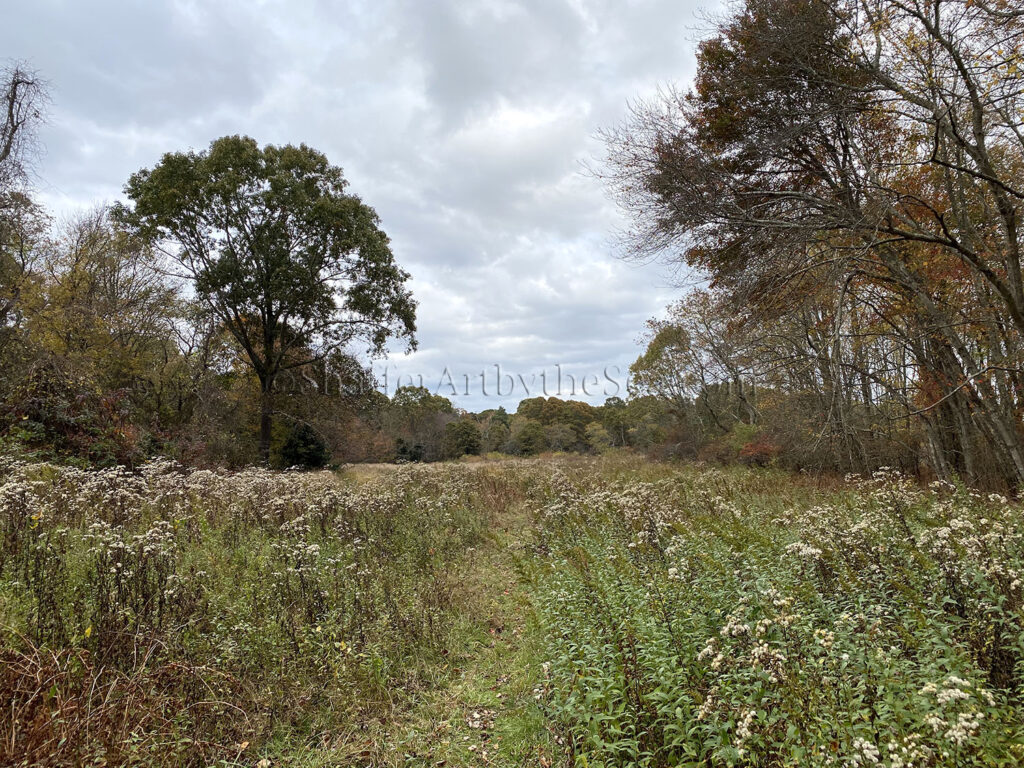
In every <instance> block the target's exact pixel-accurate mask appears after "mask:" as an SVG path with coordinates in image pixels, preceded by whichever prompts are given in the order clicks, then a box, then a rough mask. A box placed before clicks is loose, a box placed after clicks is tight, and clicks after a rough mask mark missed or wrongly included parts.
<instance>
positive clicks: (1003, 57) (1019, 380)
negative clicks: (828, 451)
mask: <svg viewBox="0 0 1024 768" xmlns="http://www.w3.org/2000/svg"><path fill="white" fill-rule="evenodd" d="M1017 5H1018V4H1017V3H1013V2H1008V1H1007V0H993V2H988V3H986V2H975V0H745V2H744V3H743V4H742V5H740V6H738V7H737V8H736V10H735V12H734V13H733V14H732V15H730V16H729V17H728V18H727V19H725V20H724V21H723V23H722V24H721V25H720V26H719V28H718V30H717V31H716V34H714V35H713V36H711V37H710V38H709V39H708V40H706V41H704V42H703V43H702V45H701V48H700V52H699V56H698V71H697V77H696V86H695V88H694V90H693V91H692V92H690V93H685V94H684V93H669V94H667V96H666V97H665V98H663V99H661V100H660V101H658V102H657V103H654V104H649V105H646V106H644V107H641V108H640V109H638V110H637V112H636V114H635V116H634V119H633V120H632V121H631V122H630V123H629V124H628V125H626V126H625V127H624V128H623V129H622V130H621V131H618V132H615V133H613V134H612V135H611V136H610V137H609V138H610V142H611V149H612V153H611V154H612V171H611V175H612V179H613V181H614V183H615V184H616V186H617V188H618V191H619V193H620V194H621V199H622V201H623V202H624V204H625V205H626V207H627V208H628V209H629V210H630V211H631V212H633V213H634V214H635V216H636V218H635V220H636V221H637V223H638V226H637V231H636V234H637V238H636V241H635V244H636V246H637V248H638V250H639V251H640V252H641V253H650V252H651V251H661V250H663V249H665V248H666V247H668V248H671V249H672V250H673V251H676V252H678V251H677V249H681V250H682V251H683V252H684V254H685V258H686V260H687V261H688V263H689V264H691V265H693V266H695V267H698V268H700V269H702V270H704V271H706V273H707V274H708V275H709V276H710V277H711V278H712V281H713V287H714V288H715V289H716V290H721V291H723V292H726V293H727V294H728V295H729V297H730V298H731V300H732V302H733V304H734V305H737V306H746V307H749V308H750V309H751V313H750V317H751V318H759V319H764V320H768V321H773V320H775V319H777V318H780V317H786V318H792V317H793V316H794V311H796V310H797V309H798V308H801V307H807V306H808V301H807V297H808V296H811V295H814V294H815V293H817V292H818V290H819V286H820V283H819V280H820V279H821V278H822V276H826V279H828V280H831V281H834V283H835V285H837V286H838V287H839V289H840V290H839V292H838V296H837V297H834V298H835V300H834V301H832V300H831V299H830V300H829V302H826V303H831V305H833V306H835V307H841V308H844V309H849V307H850V304H849V302H848V296H849V295H850V294H851V293H853V294H856V295H858V296H859V297H861V298H860V299H859V303H858V313H859V314H861V315H862V316H858V317H856V318H854V319H855V320H856V322H857V324H858V325H864V326H866V327H873V326H876V325H877V326H878V327H882V328H886V329H888V330H886V331H885V333H887V334H889V335H890V336H891V337H892V338H893V339H895V340H897V342H898V343H899V344H900V345H903V346H905V347H906V349H907V351H908V352H909V353H910V355H911V357H912V362H913V367H914V370H913V372H912V374H911V375H912V378H913V379H914V380H915V381H916V383H917V384H918V385H919V389H920V397H916V398H914V402H908V403H907V404H908V406H909V407H908V409H907V411H906V413H905V414H903V417H904V418H910V417H913V418H921V419H923V420H925V421H926V422H927V423H930V424H931V425H932V426H934V430H933V431H936V439H935V440H934V441H933V442H934V443H935V444H936V445H940V444H941V445H942V446H943V447H942V448H941V449H937V451H938V453H941V454H943V455H942V456H940V460H939V461H937V462H936V463H937V464H938V465H940V466H944V467H948V469H943V470H940V471H942V472H943V473H948V472H952V471H956V472H960V471H963V472H966V473H967V474H968V475H969V476H970V475H972V474H974V471H975V470H972V467H974V468H978V467H981V466H983V465H988V464H992V465H993V466H995V467H997V468H998V470H997V471H998V473H999V474H1000V475H1001V476H1002V477H1003V479H1004V480H1005V481H1006V482H1007V483H1009V484H1011V485H1024V424H1022V420H1021V413H1022V412H1024V400H1022V398H1021V394H1020V393H1021V392H1024V278H1022V276H1021V275H1022V267H1021V253H1022V250H1024V228H1022V227H1021V220H1022V215H1024V189H1022V187H1021V183H1020V179H1021V170H1022V169H1024V119H1022V117H1021V116H1022V115H1024V80H1022V79H1021V77H1020V76H1019V68H1020V66H1021V64H1022V63H1024V16H1022V15H1021V14H1020V12H1019V9H1018V8H1017ZM861 308H863V309H864V311H863V312H862V313H861V312H860V310H861ZM820 319H821V320H822V321H832V322H834V324H835V325H834V328H833V331H834V332H833V333H832V334H831V335H830V336H829V337H828V338H827V339H825V341H826V342H827V344H826V345H824V346H823V345H822V343H821V340H820V339H819V340H814V341H813V342H811V346H812V347H814V348H815V349H814V355H815V357H816V358H817V360H816V361H815V362H816V363H818V364H820V365H819V369H820V375H821V376H823V377H824V378H825V379H827V381H825V382H824V384H823V387H822V390H823V391H831V392H834V393H841V392H842V391H843V389H844V385H843V383H842V382H841V381H839V378H850V377H848V376H847V374H846V372H845V371H843V370H840V368H850V369H851V370H853V372H854V373H855V376H854V377H853V378H860V379H862V380H863V382H864V387H865V391H867V390H869V389H870V388H871V386H872V385H875V386H886V384H887V383H886V382H874V383H873V384H872V383H870V380H871V378H872V375H873V373H874V371H872V370H870V369H866V368H865V367H864V365H863V361H862V360H858V359H856V358H857V357H859V356H860V353H861V350H856V354H850V355H844V356H836V355H835V354H834V351H835V350H834V339H835V338H836V333H835V332H838V331H840V330H841V329H842V328H843V326H844V325H846V326H849V325H850V322H851V318H850V317H849V316H848V315H847V314H846V313H845V312H840V313H831V312H826V313H825V315H824V316H823V317H822V318H820ZM807 327H808V328H809V329H810V330H812V331H813V333H812V336H816V335H818V333H817V330H815V329H814V328H812V327H810V326H807ZM850 351H851V352H854V351H855V350H852V349H851V350H850ZM851 367H852V368H851ZM837 374H841V376H840V377H838V378H837ZM898 388H899V389H901V390H903V389H905V387H902V385H900V386H899V387H898ZM864 397H865V399H872V398H873V396H872V395H871V394H870V392H867V394H866V395H865V396H864ZM830 401H831V402H830V405H829V408H830V409H833V407H834V405H835V403H836V402H838V401H836V400H834V399H833V398H831V397H830ZM843 408H844V410H846V405H844V406H843ZM844 420H845V417H840V418H839V422H843V421H844ZM932 426H930V427H929V429H932ZM843 429H844V430H845V427H843ZM989 457H990V458H991V461H989Z"/></svg>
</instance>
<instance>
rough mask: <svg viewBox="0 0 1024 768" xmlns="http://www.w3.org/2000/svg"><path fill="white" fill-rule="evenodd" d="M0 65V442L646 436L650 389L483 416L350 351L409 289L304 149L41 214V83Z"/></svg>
mask: <svg viewBox="0 0 1024 768" xmlns="http://www.w3.org/2000/svg"><path fill="white" fill-rule="evenodd" d="M0 75H2V86H0V87H2V89H3V90H2V99H3V104H4V106H5V109H4V110H3V113H4V114H5V115H6V120H5V122H3V123H2V125H0V130H2V132H0V365H2V368H0V447H2V449H3V450H4V451H5V452H7V453H13V454H16V455H22V456H24V457H26V458H34V459H44V460H53V461H60V462H72V463H77V464H81V465H90V466H96V465H109V464H126V465H129V466H131V465H136V464H139V463H141V462H143V461H145V460H146V459H148V458H150V457H152V456H155V455H164V456H171V457H173V458H176V459H178V460H180V461H182V462H184V463H187V464H193V465H209V466H215V465H220V466H244V465H247V464H252V463H263V464H269V465H273V466H281V467H286V466H293V465H301V466H323V465H326V464H329V463H343V462H357V461H437V460H442V459H449V458H457V457H460V456H464V455H467V454H481V453H492V452H498V453H507V454H514V455H523V456H528V455H534V454H537V453H540V452H543V451H577V452H585V453H599V452H602V451H605V450H609V449H611V448H614V447H617V446H618V447H623V446H633V447H640V448H648V447H651V446H654V445H657V444H658V443H659V442H660V441H661V439H662V437H663V435H664V433H665V426H666V424H667V422H666V411H665V410H664V408H662V407H661V405H660V404H659V402H658V401H657V400H656V398H640V399H638V400H636V401H635V402H634V401H631V402H630V403H626V402H624V401H622V400H621V399H618V398H613V399H611V400H609V401H608V403H607V404H605V405H604V406H601V407H594V406H591V405H588V404H586V403H582V402H573V401H561V400H557V399H555V398H551V399H549V400H545V399H544V398H535V399H533V400H525V401H523V402H522V403H521V404H520V406H519V408H518V410H517V411H516V412H515V413H513V414H509V413H507V412H506V411H505V410H504V409H503V408H497V409H490V410H486V411H483V412H482V413H479V414H472V413H467V412H466V411H464V410H461V409H458V408H456V407H455V406H454V405H453V404H452V402H451V401H450V400H448V399H447V398H445V397H442V396H440V395H437V394H433V393H431V392H429V391H427V390H426V389H425V388H422V387H412V386H409V387H402V388H399V390H398V391H397V392H396V393H395V394H394V395H393V397H391V398H388V397H387V396H385V395H384V394H382V393H381V392H379V391H378V390H377V388H376V382H375V381H374V380H373V377H372V375H371V373H370V372H369V371H368V369H367V367H366V364H365V361H366V360H367V359H368V358H372V357H373V356H374V355H380V354H383V353H384V352H385V350H386V347H387V345H388V344H389V343H390V342H394V341H398V342H399V343H400V344H404V345H405V346H406V348H407V349H411V348H413V347H414V346H415V329H416V326H415V310H416V304H415V301H414V299H413V297H412V295H411V293H410V291H409V290H408V287H407V280H408V274H407V273H406V272H405V271H404V270H402V269H401V268H400V266H399V265H398V264H397V262H396V260H395V258H394V256H393V254H392V252H391V249H390V245H389V241H388V238H387V235H386V234H385V233H384V231H383V230H382V229H381V227H380V222H379V220H378V217H377V215H376V213H375V212H374V211H373V209H371V208H370V207H369V206H367V205H366V204H365V203H363V202H362V201H361V200H360V199H359V198H358V197H357V196H355V195H353V194H352V193H351V192H350V191H349V190H348V186H347V182H346V181H345V179H344V176H343V174H342V171H341V170H340V169H339V168H337V167H336V166H333V165H331V164H330V163H329V162H328V161H327V158H326V157H325V156H324V155H323V154H322V153H320V152H318V151H316V150H314V149H312V148H310V147H307V146H304V145H303V146H290V145H288V146H281V147H277V146H264V147H261V146H259V145H258V144H257V143H256V142H255V141H254V140H253V139H251V138H248V137H244V136H226V137H223V138H221V139H218V140H216V141H214V142H212V144H211V145H210V146H209V148H207V149H206V150H203V151H188V152H169V153H167V154H166V155H164V156H163V157H162V158H161V160H160V161H159V162H158V163H157V164H156V165H154V166H153V167H152V168H147V169H142V170H140V171H139V172H138V173H135V174H133V175H132V176H131V177H130V178H129V179H128V180H127V181H126V184H125V187H124V192H125V201H124V202H123V203H119V204H115V205H113V206H99V207H96V208H94V209H92V210H89V211H87V212H84V213H78V214H75V215H72V216H70V217H65V218H63V219H60V220H55V219H54V217H52V216H51V215H50V214H49V213H48V212H47V211H46V210H45V209H44V208H43V206H42V205H41V204H40V203H39V202H38V201H37V200H35V199H34V196H33V185H32V161H33V159H34V156H35V151H36V147H37V130H38V128H39V126H40V125H41V124H42V122H43V120H44V118H45V107H46V104H47V91H46V86H45V83H44V82H43V81H42V79H41V78H40V77H39V76H38V75H37V74H36V73H34V72H32V71H31V70H29V69H28V68H27V67H26V66H24V65H11V66H9V67H7V68H6V69H5V70H3V71H2V73H0Z"/></svg>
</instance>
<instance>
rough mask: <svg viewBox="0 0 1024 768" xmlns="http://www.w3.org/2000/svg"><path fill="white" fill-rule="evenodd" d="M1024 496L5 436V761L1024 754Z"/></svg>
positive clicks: (286, 762) (1, 590)
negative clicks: (194, 459)
mask: <svg viewBox="0 0 1024 768" xmlns="http://www.w3.org/2000/svg"><path fill="white" fill-rule="evenodd" d="M1022 517H1024V515H1022V513H1021V509H1020V507H1019V506H1018V505H1016V504H1013V503H1009V502H1007V501H1006V500H1004V499H1000V498H997V497H992V498H981V497H979V496H978V495H976V494H972V493H971V492H969V491H967V490H965V489H956V488H952V487H935V488H933V489H921V488H918V487H916V486H914V485H913V484H910V483H908V482H906V481H905V480H903V479H901V478H899V477H896V476H893V475H888V474H883V475H880V476H879V477H877V478H875V479H873V480H870V481H862V482H859V483H857V482H851V483H841V482H838V481H835V480H829V479H825V478H813V477H802V476H792V475H788V474H785V473H781V472H776V471H771V470H753V469H743V468H733V469H728V470H718V469H709V468H697V467H687V466H680V465H671V464H665V463H654V462H647V461H643V460H641V459H639V458H636V457H630V456H613V457H606V458H602V459H584V458H579V457H563V458H558V459H550V460H533V461H504V462H476V463H472V464H455V465H440V466H430V467H405V468H396V467H385V466H373V467H357V468H352V469H349V470H346V471H344V472H342V473H340V474H330V473H317V474H309V475H302V474H293V473H268V472H259V471H248V472H243V473H238V474H233V475H231V474H214V473H208V472H194V473H189V472H184V471H181V470H180V469H178V468H175V467H172V466H158V467H153V468H150V469H147V470H145V471H144V472H143V473H142V474H140V475H130V474H128V473H123V472H117V471H103V472H85V471H81V470H70V469H60V468H57V467H52V466H48V465H27V464H17V463H11V462H8V463H6V464H3V465H0V627H2V630H0V631H2V636H0V640H2V649H0V653H2V656H3V664H2V666H0V675H2V678H0V689H2V690H5V691H10V692H11V695H10V703H9V705H8V706H5V707H4V708H3V710H2V711H0V734H3V736H2V737H0V764H5V765H6V764H11V765H25V766H28V765H54V766H56V765H87V764H93V765H168V766H170V765H190V766H213V765H217V766H225V767H226V766H254V765H263V766H266V765H271V766H306V767H309V768H314V767H317V768H320V767H326V766H366V765H373V766H404V765H421V766H441V765H444V766H474V765H489V766H519V765H530V766H533V765H541V766H563V765H578V766H587V767H588V768H589V767H590V766H613V765H614V766H627V765H647V766H670V765H680V766H730V765H736V766H739V765H751V766H755V765H756V766H784V765H822V766H827V765H835V766H842V765H870V764H874V763H875V762H876V761H877V762H878V764H884V765H886V766H891V768H906V766H909V765H914V766H939V765H942V766H945V765H949V766H973V765H992V766H999V765H1016V764H1018V763H1019V762H1020V761H1021V760H1024V749H1022V747H1021V742H1022V734H1024V724H1022V716H1021V713H1022V712H1024V707H1022V702H1021V687H1022V683H1024V662H1022V661H1021V659H1022V658H1024V632H1022V604H1024V591H1022V589H1021V582H1022V581H1024V545H1022V540H1021V534H1020V533H1019V531H1020V527H1021V526H1020V524H1021V523H1022V522H1024V520H1022Z"/></svg>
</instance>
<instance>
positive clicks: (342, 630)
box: [0, 463, 489, 765]
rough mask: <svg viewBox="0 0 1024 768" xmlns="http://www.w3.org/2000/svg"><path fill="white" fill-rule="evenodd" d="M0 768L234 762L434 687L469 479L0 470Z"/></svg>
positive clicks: (470, 501)
mask: <svg viewBox="0 0 1024 768" xmlns="http://www.w3.org/2000/svg"><path fill="white" fill-rule="evenodd" d="M0 477H2V481H0V617H2V618H0V623H2V627H0V632H2V666H0V690H3V691H5V696H4V697H3V698H4V701H3V704H4V706H3V708H2V710H0V734H2V735H0V763H2V764H24V765H34V764H44V765H82V764H86V763H96V764H145V765H152V764H164V765H210V764H213V763H216V762H218V761H222V762H224V763H234V762H238V763H240V764H248V765H251V764H253V763H254V762H255V760H250V759H249V756H250V755H253V754H255V753H256V749H257V747H258V746H259V745H261V744H264V743H266V742H267V741H268V740H270V739H272V738H273V737H274V736H275V734H281V733H286V734H287V737H288V739H289V740H290V741H291V742H292V743H295V742H297V743H299V744H301V743H302V742H303V740H306V741H307V742H308V743H309V744H310V745H316V746H323V745H324V742H325V740H329V739H331V738H337V737H338V735H339V734H344V733H346V732H351V731H352V730H354V729H356V728H358V726H359V724H360V723H363V722H365V721H366V720H367V719H373V718H377V719H385V720H386V719H387V718H388V717H389V713H390V712H391V711H392V709H393V708H394V707H395V706H397V705H399V704H401V703H402V701H403V700H406V699H409V698H410V697H411V696H413V695H414V694H415V692H416V690H417V688H418V687H421V686H423V685H427V684H430V683H431V679H432V676H434V675H435V674H436V670H437V668H438V667H439V662H440V661H441V660H442V658H443V655H444V654H445V653H446V648H447V647H448V645H449V644H450V642H452V638H451V637H450V633H451V632H452V630H453V626H454V623H455V620H456V617H457V616H458V613H459V610H460V609H461V607H460V605H459V602H460V589H461V587H460V584H459V580H458V578H457V572H458V568H459V565H460V563H461V562H462V561H463V560H464V559H465V558H467V557H471V556H472V550H473V547H474V546H475V545H476V544H477V543H478V542H479V540H480V537H481V535H482V533H483V531H484V530H485V528H486V526H487V523H488V514H489V513H488V512H487V510H486V509H485V508H484V507H482V506H480V505H479V504H476V503H474V498H475V497H476V495H477V493H476V484H477V483H478V480H477V478H476V476H475V475H474V474H469V473H465V472H459V471H446V470H430V471H427V470H417V469H402V470H396V471H395V472H393V473H389V474H388V475H386V476H384V477H382V478H380V479H378V480H376V481H374V482H372V483H366V484H362V485H355V484H351V483H344V482H341V481H339V479H338V478H337V477H335V476H334V475H331V474H329V473H318V474H292V473H271V472H266V471H261V470H249V471H245V472H240V473H236V474H221V473H213V472H206V471H203V472H186V471H184V470H182V469H181V468H179V467H176V466H174V465H171V464H153V465H150V466H148V467H146V468H145V469H143V470H142V472H140V473H138V474H133V473H128V472H125V471H123V470H117V469H114V470H106V471H97V472H88V471H79V470H74V469H67V468H57V467H54V466H49V465H29V464H21V463H6V464H4V465H3V466H2V468H0Z"/></svg>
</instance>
